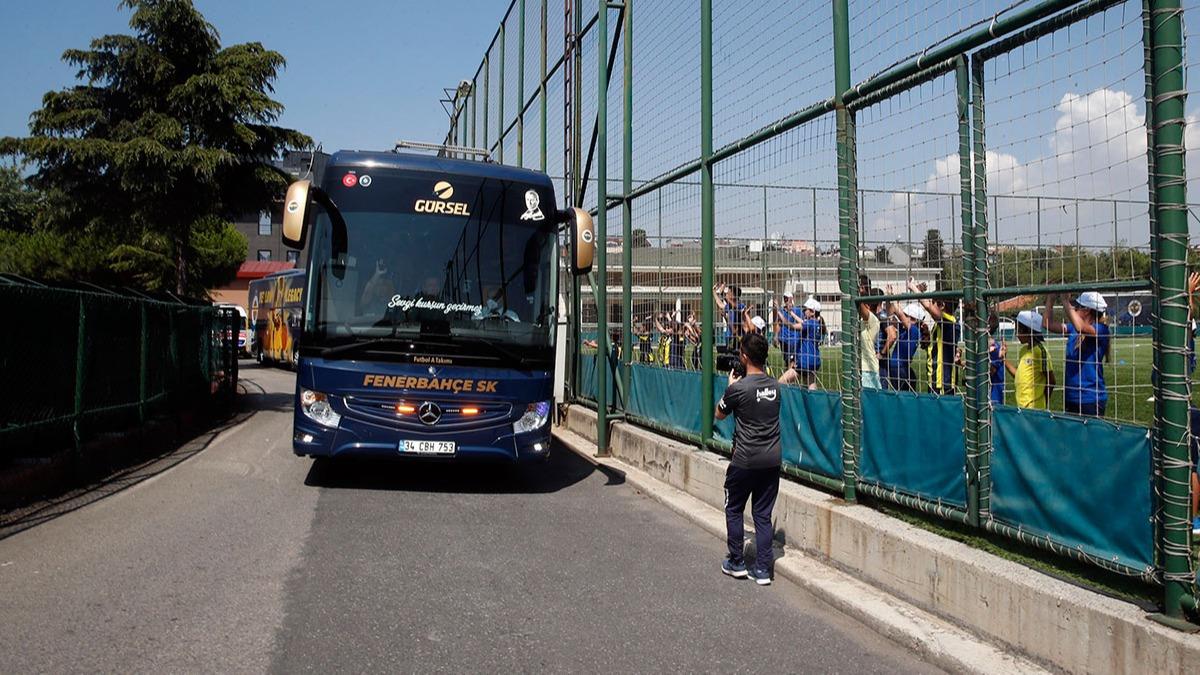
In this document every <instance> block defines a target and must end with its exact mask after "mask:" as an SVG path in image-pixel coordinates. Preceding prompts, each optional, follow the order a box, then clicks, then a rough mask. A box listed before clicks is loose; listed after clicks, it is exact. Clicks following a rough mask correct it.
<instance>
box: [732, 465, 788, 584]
mask: <svg viewBox="0 0 1200 675" xmlns="http://www.w3.org/2000/svg"><path fill="white" fill-rule="evenodd" d="M778 495H779V467H771V468H767V469H743V468H741V467H736V466H734V465H732V464H730V465H729V468H728V469H727V470H726V471H725V529H726V532H728V533H729V538H728V543H729V557H730V559H731V560H733V562H735V563H740V562H743V561H742V543H743V542H744V541H745V538H746V532H745V527H744V526H743V525H742V518H743V516H744V514H745V512H746V501H747V500H748V499H749V500H750V512H751V514H752V516H753V519H754V546H755V549H756V557H757V560H756V563H755V566H757V567H759V568H761V569H765V570H770V569H771V558H772V556H771V540H772V535H773V534H774V532H773V531H772V528H771V511H772V510H773V509H774V508H775V497H777V496H778Z"/></svg>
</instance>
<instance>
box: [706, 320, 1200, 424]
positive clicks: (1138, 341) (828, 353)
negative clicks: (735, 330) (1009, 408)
mask: <svg viewBox="0 0 1200 675" xmlns="http://www.w3.org/2000/svg"><path fill="white" fill-rule="evenodd" d="M1020 348H1021V345H1020V343H1019V342H1016V341H1015V340H1014V341H1012V342H1009V343H1008V359H1009V362H1010V363H1013V365H1016V357H1017V353H1018V352H1019V351H1020ZM1065 348H1066V340H1065V339H1051V340H1047V341H1046V349H1047V350H1048V351H1049V352H1050V358H1051V360H1052V362H1053V365H1054V372H1055V376H1056V377H1057V380H1058V385H1057V386H1056V387H1055V389H1054V393H1053V395H1052V396H1051V400H1050V410H1052V411H1053V410H1057V411H1062V410H1063V382H1064V380H1065V371H1064V370H1063V350H1064V349H1065ZM841 357H842V348H841V347H823V348H822V349H821V370H820V373H819V374H818V376H817V377H818V382H819V384H820V387H821V388H822V389H828V390H838V389H840V388H841V382H840V379H839V378H840V377H841V371H842V358H841ZM685 362H686V363H689V364H690V363H691V348H690V347H689V348H688V350H687V353H686V354H685ZM767 366H768V368H769V370H770V372H771V374H772V375H775V376H779V375H780V374H782V373H783V371H784V367H783V353H782V352H781V351H780V350H778V349H776V348H775V347H772V348H771V352H770V355H769V356H768V358H767ZM925 368H926V362H925V351H924V350H918V351H917V355H916V358H914V359H913V370H914V372H915V373H916V374H917V379H918V388H919V389H920V390H921V391H927V390H928V385H927V379H926V377H925ZM1152 369H1153V343H1152V341H1151V339H1150V338H1149V337H1145V336H1116V337H1114V338H1113V343H1112V356H1111V359H1110V360H1109V361H1108V363H1106V364H1105V366H1104V376H1105V381H1106V383H1107V385H1108V410H1107V413H1106V415H1105V417H1106V419H1109V420H1112V421H1114V422H1124V423H1133V424H1140V425H1143V426H1150V425H1151V424H1152V422H1153V419H1154V403H1153V402H1152V401H1149V400H1147V399H1149V398H1150V396H1151V395H1152V394H1153V393H1154V391H1153V386H1152V384H1151V382H1150V373H1151V371H1152ZM1005 390H1006V392H1007V400H1006V403H1008V404H1009V405H1016V399H1015V394H1014V391H1013V379H1012V377H1011V376H1009V377H1006V382H1005ZM1193 400H1196V397H1195V396H1194V397H1193Z"/></svg>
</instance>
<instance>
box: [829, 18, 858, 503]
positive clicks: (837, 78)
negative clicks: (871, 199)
mask: <svg viewBox="0 0 1200 675" xmlns="http://www.w3.org/2000/svg"><path fill="white" fill-rule="evenodd" d="M833 64H834V66H833V67H834V88H835V90H836V91H835V92H834V103H835V106H836V111H837V113H836V114H837V154H838V247H839V250H840V256H841V265H840V266H839V273H838V282H839V286H840V287H841V292H842V490H843V496H844V497H845V498H846V501H850V502H853V501H855V500H856V498H857V490H856V482H857V480H858V446H859V431H860V429H861V419H860V408H859V399H860V396H861V391H862V378H861V376H860V375H859V364H858V307H857V306H856V303H855V302H854V301H853V299H852V298H853V296H855V295H858V234H857V232H858V198H857V194H856V193H857V192H858V175H857V167H856V163H857V159H856V156H855V137H854V114H853V113H852V112H850V111H849V110H848V109H847V108H846V105H845V104H844V103H843V102H842V94H843V93H844V92H845V91H846V90H848V89H849V88H850V14H849V11H848V9H847V7H846V0H834V2H833Z"/></svg>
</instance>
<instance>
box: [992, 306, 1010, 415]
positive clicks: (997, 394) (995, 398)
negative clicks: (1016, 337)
mask: <svg viewBox="0 0 1200 675" xmlns="http://www.w3.org/2000/svg"><path fill="white" fill-rule="evenodd" d="M999 332H1000V317H999V316H997V315H996V313H995V312H994V311H993V312H990V313H988V381H989V382H991V387H990V389H989V392H990V397H989V398H991V401H992V405H994V406H995V405H1004V376H1005V375H1006V374H1007V369H1006V368H1005V367H1004V364H1005V361H1004V357H1005V356H1007V355H1008V346H1007V345H1006V344H1005V343H1004V336H1002V335H1000V334H999Z"/></svg>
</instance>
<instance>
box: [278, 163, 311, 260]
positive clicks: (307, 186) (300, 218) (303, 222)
mask: <svg viewBox="0 0 1200 675" xmlns="http://www.w3.org/2000/svg"><path fill="white" fill-rule="evenodd" d="M311 189H312V182H311V181H307V180H298V181H296V182H295V183H292V184H291V185H289V186H288V191H287V197H286V198H284V200H283V243H284V244H285V245H286V246H288V247H290V248H300V249H302V248H304V240H305V239H306V238H307V237H308V203H309V196H308V193H309V191H310V190H311Z"/></svg>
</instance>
